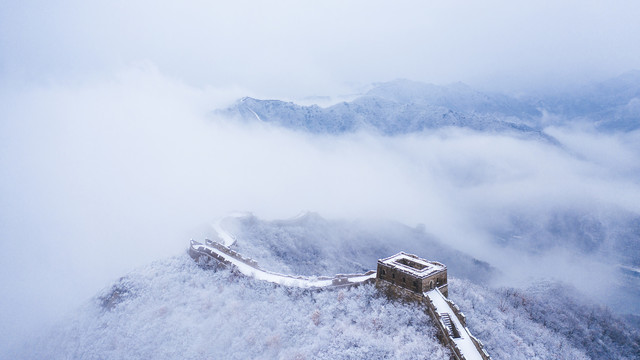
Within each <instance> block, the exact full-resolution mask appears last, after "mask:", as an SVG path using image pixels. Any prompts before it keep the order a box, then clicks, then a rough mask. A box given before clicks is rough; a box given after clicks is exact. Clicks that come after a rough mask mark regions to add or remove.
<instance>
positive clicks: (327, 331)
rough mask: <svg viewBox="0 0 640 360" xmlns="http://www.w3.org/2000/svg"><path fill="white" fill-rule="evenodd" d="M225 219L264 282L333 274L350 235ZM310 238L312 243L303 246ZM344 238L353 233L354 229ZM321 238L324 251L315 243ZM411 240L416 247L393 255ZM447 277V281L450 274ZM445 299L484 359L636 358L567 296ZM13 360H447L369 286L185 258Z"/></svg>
mask: <svg viewBox="0 0 640 360" xmlns="http://www.w3.org/2000/svg"><path fill="white" fill-rule="evenodd" d="M236 219H237V220H238V221H239V222H238V223H236V226H238V227H236V228H235V229H234V231H237V230H238V229H239V227H248V228H249V230H247V231H244V232H242V234H240V233H234V235H237V239H238V241H237V249H244V250H246V251H254V253H252V254H245V255H251V256H252V257H254V258H255V257H256V255H259V257H260V258H261V259H262V260H264V261H265V262H264V263H261V266H262V267H264V268H267V269H269V270H274V269H273V268H270V266H276V267H278V266H279V268H280V269H300V270H306V271H317V270H322V269H327V270H333V269H338V268H340V265H339V264H341V263H344V262H345V259H346V258H348V257H349V256H346V257H336V256H335V255H336V253H335V252H332V251H331V250H330V249H331V248H332V247H333V245H334V244H333V241H332V239H331V238H330V237H327V234H330V233H331V231H328V230H326V229H325V230H322V227H333V226H336V227H337V228H338V229H337V230H335V231H336V233H343V234H344V233H345V230H346V229H348V228H349V223H346V222H345V223H340V222H335V221H327V220H324V219H322V218H320V217H319V216H317V215H314V214H308V215H306V216H302V217H299V218H296V219H292V220H283V221H272V222H263V221H261V220H259V219H257V218H255V217H251V216H249V217H246V218H236ZM225 225H230V226H231V227H233V224H227V223H225ZM258 225H259V226H258ZM268 228H271V231H267V229H268ZM305 228H306V229H305ZM259 229H261V231H258V230H259ZM376 230H377V229H375V228H374V229H372V230H371V231H372V232H376ZM317 231H320V232H321V234H322V235H320V236H318V237H316V238H313V237H309V236H308V234H311V233H315V232H317ZM352 231H354V232H356V233H358V232H361V231H362V229H360V228H358V224H356V225H355V226H354V227H353V228H352ZM388 231H389V232H392V231H394V229H393V228H391V229H390V230H388ZM401 233H402V231H401ZM250 234H254V235H255V237H252V236H250ZM284 234H288V235H287V236H285V235H284ZM405 234H406V233H405ZM401 235H402V234H401ZM266 237H272V239H265V238H266ZM323 237H325V238H326V241H318V240H319V238H323ZM293 238H296V239H293ZM358 238H360V237H357V236H354V237H352V238H351V240H353V241H349V242H348V243H349V247H352V253H351V254H348V255H353V254H358V253H359V252H360V251H362V252H365V253H366V251H367V248H371V247H373V248H377V249H382V248H384V247H383V246H381V243H383V242H384V241H385V240H384V239H383V238H376V237H372V238H370V239H369V240H368V241H364V239H361V240H362V241H361V242H358V241H355V239H358ZM420 239H423V237H416V238H414V239H412V240H408V241H407V243H406V244H403V245H410V243H411V242H415V241H420ZM292 242H295V243H292ZM277 244H281V245H282V246H281V247H280V250H278V251H276V250H275V249H273V248H272V247H270V246H271V245H277ZM266 245H269V246H266ZM311 245H313V246H314V247H315V249H316V250H317V251H316V252H315V253H314V257H313V258H311V259H309V258H298V257H299V256H301V255H304V254H303V252H304V251H306V249H308V247H309V246H311ZM398 246H402V245H398ZM345 249H346V248H343V251H344V250H345ZM244 250H243V251H244ZM261 251H262V252H261ZM289 251H291V253H289ZM296 251H300V252H302V253H298V252H296ZM260 252H261V253H260ZM425 254H428V256H429V257H430V256H431V254H429V253H425ZM366 256H368V255H365V257H366ZM438 260H440V259H438ZM278 262H283V264H280V265H278ZM284 262H286V264H284ZM447 265H449V269H450V271H451V272H455V267H454V266H452V265H451V264H447ZM345 266H346V268H347V269H351V268H355V267H357V266H361V265H360V264H358V263H357V262H347V265H345ZM372 266H373V264H372ZM318 275H331V274H318ZM449 293H450V297H451V298H452V299H453V300H454V301H455V302H456V303H457V304H458V305H459V306H460V307H461V309H462V311H463V312H464V313H465V314H466V315H467V322H468V326H469V328H470V329H471V331H472V332H473V333H474V334H476V336H477V337H478V338H480V339H481V340H482V341H483V343H484V344H485V346H486V347H487V349H488V351H489V352H490V354H491V355H492V356H493V358H494V359H550V358H554V359H634V358H637V357H638V355H640V349H639V345H638V344H640V334H639V333H638V331H637V330H634V329H633V327H632V326H631V325H630V323H625V322H623V320H621V319H620V318H618V317H617V316H616V315H614V314H612V313H610V312H609V311H608V310H606V309H604V308H601V307H598V306H595V305H591V304H589V303H587V302H586V301H585V300H579V296H580V295H579V294H576V293H574V292H573V291H571V290H570V289H567V287H566V285H562V284H559V283H543V284H541V285H540V284H538V285H536V286H533V287H531V288H529V289H524V290H523V289H520V290H516V289H512V288H499V289H493V288H491V287H489V286H488V285H482V284H477V283H475V282H473V281H470V280H463V279H459V278H456V277H455V276H451V277H450V286H449ZM14 355H15V356H14V357H15V358H25V359H40V358H48V359H64V358H70V357H71V358H82V359H121V358H132V359H148V358H154V359H178V358H179V359H207V358H229V359H247V358H252V359H275V358H277V359H363V358H366V359H382V358H384V359H406V358H418V359H446V358H448V356H449V355H448V351H447V350H446V349H445V348H444V347H442V346H441V345H440V343H439V342H438V341H437V340H436V338H435V330H434V327H433V326H432V324H431V323H430V320H429V318H428V316H427V315H426V314H425V313H424V312H423V311H422V310H421V309H420V308H418V307H416V306H415V305H414V304H405V303H402V302H398V301H392V300H389V299H387V298H385V297H384V296H381V294H380V293H379V292H378V291H376V289H375V287H374V286H373V285H361V286H359V287H355V288H349V289H342V290H333V291H308V290H301V289H292V288H286V287H281V286H275V285H273V284H270V283H266V282H262V281H257V280H255V279H252V278H246V277H242V276H238V275H235V274H233V273H232V272H230V271H228V270H220V269H219V270H217V271H216V270H215V269H213V268H209V267H200V266H198V264H196V263H195V262H194V261H193V260H192V259H191V258H190V257H189V256H188V255H186V254H183V255H179V256H176V257H173V258H170V259H167V260H162V261H157V262H154V263H152V264H150V265H148V266H146V267H143V268H141V269H139V270H137V271H134V272H132V273H130V274H128V275H126V276H125V277H123V278H121V279H120V280H119V281H117V282H116V283H115V284H114V285H113V286H110V287H108V288H106V289H105V290H104V291H102V292H101V293H100V294H98V296H96V298H94V299H93V300H92V301H90V302H89V303H88V304H87V305H86V306H85V307H83V308H82V309H80V310H79V311H78V312H77V313H75V314H73V315H72V316H71V317H70V318H68V319H67V321H65V322H63V323H61V324H59V325H58V326H57V327H56V328H55V329H52V330H49V331H47V332H45V333H43V335H42V336H41V337H39V338H38V339H37V340H34V341H32V342H30V343H28V344H26V345H25V346H24V347H23V348H21V349H18V350H17V351H16V353H15V354H14Z"/></svg>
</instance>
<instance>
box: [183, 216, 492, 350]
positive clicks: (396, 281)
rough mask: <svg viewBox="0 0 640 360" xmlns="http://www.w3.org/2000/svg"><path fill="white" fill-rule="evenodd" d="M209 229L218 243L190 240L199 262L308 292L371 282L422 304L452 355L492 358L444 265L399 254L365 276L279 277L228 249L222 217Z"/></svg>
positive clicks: (228, 238) (230, 242)
mask: <svg viewBox="0 0 640 360" xmlns="http://www.w3.org/2000/svg"><path fill="white" fill-rule="evenodd" d="M236 216H237V215H236ZM213 228H214V229H215V230H216V232H217V237H218V238H219V239H220V242H217V241H212V240H209V239H207V240H205V242H204V243H200V242H197V241H194V240H191V242H190V245H189V250H188V252H189V255H190V256H191V257H192V258H193V259H194V260H195V261H197V262H199V263H201V264H210V263H211V262H214V263H215V265H216V266H221V267H224V268H229V269H230V270H231V271H233V272H235V273H238V274H241V275H243V276H247V277H251V278H254V279H256V280H261V281H267V282H270V283H273V284H276V285H280V286H288V287H298V288H304V289H310V290H314V289H317V290H321V289H334V288H342V287H349V286H357V285H361V284H364V283H375V284H376V287H378V288H379V289H380V291H382V292H384V293H385V294H386V295H387V296H389V297H391V298H400V299H403V300H405V301H411V302H413V303H415V304H417V305H419V306H422V307H423V308H424V311H425V312H426V313H427V314H429V316H430V317H431V319H432V320H433V322H434V324H435V326H436V328H437V329H438V338H439V339H440V341H441V342H442V343H443V344H444V345H445V346H447V347H448V348H449V349H450V350H451V353H452V355H451V359H455V360H491V357H490V356H489V354H488V353H487V351H486V350H485V349H484V345H483V344H482V342H480V340H478V339H476V338H475V337H474V336H473V335H471V332H470V331H469V329H468V328H467V325H466V317H465V315H464V313H462V312H461V311H460V309H459V308H458V306H457V305H456V304H454V303H453V302H452V301H451V300H449V299H448V298H447V295H448V282H447V268H446V266H445V265H444V264H441V263H439V262H436V261H427V260H424V259H421V258H419V257H418V256H416V255H412V254H407V253H404V252H400V253H398V254H396V255H393V256H390V257H388V258H385V259H380V260H378V266H377V271H376V270H370V271H368V272H366V273H364V274H337V275H335V276H333V277H326V276H317V277H304V276H292V275H283V274H278V273H275V272H271V271H267V270H264V269H262V268H260V266H259V265H258V263H257V262H256V261H255V260H253V259H251V258H247V257H244V256H242V255H240V254H239V253H237V252H236V251H234V250H232V249H231V245H233V244H234V243H235V242H236V239H235V237H234V236H233V235H232V234H230V233H229V232H227V231H226V230H225V229H224V227H223V226H222V223H221V221H218V222H216V223H215V224H214V226H213Z"/></svg>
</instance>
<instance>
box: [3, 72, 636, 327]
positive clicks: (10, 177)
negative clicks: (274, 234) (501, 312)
mask: <svg viewBox="0 0 640 360" xmlns="http://www.w3.org/2000/svg"><path fill="white" fill-rule="evenodd" d="M1 91H2V97H3V98H4V99H5V100H6V101H4V102H3V106H2V107H1V108H0V118H1V119H3V120H2V122H0V137H1V138H2V141H0V168H2V169H3V171H2V175H1V176H0V194H1V198H2V199H3V200H2V202H1V203H0V222H1V226H0V238H1V239H2V242H1V243H0V257H1V260H2V261H0V264H1V265H0V270H1V273H2V276H1V278H0V280H1V281H2V287H3V288H4V289H9V290H8V291H5V292H4V295H3V297H2V298H1V300H0V301H1V304H0V311H1V317H2V318H3V319H4V320H3V323H2V327H1V329H0V330H1V333H2V334H1V335H2V337H3V338H7V339H15V338H16V337H18V336H19V335H23V334H24V333H25V332H29V331H31V329H32V328H33V326H35V325H37V324H40V323H41V322H42V321H44V320H49V319H55V318H57V317H58V316H60V314H62V313H64V312H66V311H70V310H71V309H73V308H74V307H75V306H77V305H78V304H79V303H81V302H82V301H83V300H84V299H86V298H88V297H90V296H92V295H93V294H94V293H95V292H96V291H97V290H99V289H100V288H102V287H104V286H105V285H106V284H108V283H109V282H110V281H113V280H114V279H116V278H117V277H118V276H121V275H122V274H124V273H125V272H126V271H128V270H130V269H132V268H134V267H136V266H141V265H143V264H145V263H148V262H150V261H151V260H153V259H158V258H163V257H166V256H170V255H173V254H176V253H178V252H180V251H183V250H184V249H185V247H186V244H187V240H188V238H189V237H190V236H192V235H196V236H197V235H199V234H201V233H199V232H198V231H199V230H197V229H198V227H199V226H200V225H201V224H204V223H207V222H208V221H210V220H212V219H213V218H216V217H219V216H223V215H225V214H227V213H228V212H231V211H235V210H249V211H253V212H254V213H256V215H258V216H261V217H265V218H282V217H289V216H293V215H295V214H296V213H298V212H299V211H300V210H313V211H317V212H319V213H320V214H322V215H324V216H329V217H349V218H367V217H369V218H389V219H395V220H399V221H402V222H405V223H407V224H410V225H415V224H417V223H424V224H425V225H426V228H427V229H428V231H429V232H431V233H433V234H435V235H436V236H438V237H439V238H441V239H443V240H445V241H447V242H449V243H450V244H452V245H454V246H455V247H458V248H463V249H465V250H466V251H469V252H470V253H472V254H474V255H476V256H478V257H480V258H482V259H487V260H489V261H491V262H492V263H494V264H496V265H498V266H500V267H501V268H502V269H503V270H504V269H509V271H510V272H513V274H515V275H514V276H515V277H517V278H522V276H525V277H526V276H529V275H530V271H527V270H526V269H525V270H523V269H522V267H516V266H514V265H521V264H522V262H523V261H529V262H530V264H532V265H533V264H535V262H536V261H537V260H536V259H535V258H532V259H530V260H526V259H522V260H518V261H516V264H514V261H513V258H514V257H513V256H511V257H508V258H505V257H504V256H503V255H505V254H506V253H501V252H498V253H494V252H492V251H488V250H487V249H491V250H493V248H486V247H485V245H486V244H487V241H488V240H489V239H488V237H489V232H488V231H489V230H488V228H489V227H491V226H497V225H498V226H499V225H500V224H503V223H504V222H505V221H506V220H507V218H508V216H509V213H510V212H511V211H512V210H518V211H523V212H524V213H527V214H534V215H535V214H545V213H548V212H550V211H552V210H554V209H555V208H557V207H563V206H576V207H585V208H589V207H593V206H596V207H612V208H617V209H623V210H625V211H629V212H631V213H635V214H640V205H639V204H640V184H639V183H638V180H637V179H638V176H637V175H638V173H639V172H640V165H639V164H640V149H639V148H638V146H637V144H638V142H637V141H635V139H637V137H638V134H634V133H631V134H627V135H598V134H595V133H586V132H577V131H571V132H569V131H567V130H565V129H561V128H556V129H553V130H552V131H551V132H552V134H553V135H555V136H557V137H558V138H559V139H560V140H562V141H563V142H564V143H566V144H567V145H566V146H567V149H563V148H561V147H557V146H553V145H550V144H544V143H540V142H536V141H533V140H518V139H514V138H510V137H507V136H500V135H488V134H478V133H473V132H468V131H465V130H446V129H445V130H441V131H437V132H435V133H425V134H414V135H408V136H402V137H380V136H377V135H372V134H367V133H357V134H350V135H341V136H320V135H309V134H306V133H300V132H293V131H290V130H284V129H280V128H274V127H270V126H267V125H264V124H256V123H234V122H230V121H228V120H225V119H220V118H215V117H213V116H212V115H211V111H210V110H211V109H212V108H213V107H215V106H222V105H224V104H227V103H229V101H230V100H231V99H233V98H235V97H236V96H238V94H236V93H234V92H233V91H231V92H224V91H218V90H215V89H213V88H196V87H191V86H187V85H185V84H184V83H183V82H180V81H177V80H175V79H173V78H169V77H166V76H163V75H162V74H160V73H159V72H158V71H157V70H156V69H155V68H153V67H141V68H140V67H139V68H133V69H129V70H128V71H125V72H122V73H119V74H118V75H117V76H115V77H112V78H109V79H108V80H104V79H103V80H100V81H96V82H94V83H91V84H75V85H47V86H35V87H28V86H27V87H22V88H20V89H16V88H14V87H4V88H2V90H1ZM597 149H601V151H597ZM607 159H615V160H613V161H607ZM496 224H497V225H496ZM516 254H517V252H516ZM560 254H561V253H560ZM512 255H513V254H512ZM554 256H556V257H552V258H548V259H547V260H545V261H547V262H549V263H557V262H558V261H561V259H562V258H563V256H562V255H554ZM590 261H591V260H584V261H582V260H576V263H578V264H579V266H578V265H576V267H573V268H572V269H573V275H572V272H571V271H567V272H566V276H565V280H569V281H571V280H579V279H581V278H584V273H579V272H578V271H577V270H576V269H582V268H583V266H582V265H585V264H587V265H585V266H584V268H589V266H588V265H589V264H591V263H590ZM568 266H569V268H571V266H570V265H568ZM544 269H548V272H547V270H544ZM591 269H596V270H592V272H594V273H596V272H597V271H598V270H597V269H598V268H595V267H591ZM555 270H556V269H554V268H552V267H550V266H545V267H543V268H542V269H536V271H538V272H540V274H542V275H552V274H553V272H554V271H555ZM520 271H521V272H523V274H520V275H521V276H520V275H518V272H520ZM516 275H517V276H516Z"/></svg>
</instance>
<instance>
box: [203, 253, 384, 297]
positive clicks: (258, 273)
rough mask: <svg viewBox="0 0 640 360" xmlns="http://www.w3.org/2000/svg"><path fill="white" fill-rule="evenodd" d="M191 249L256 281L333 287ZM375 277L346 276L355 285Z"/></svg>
mask: <svg viewBox="0 0 640 360" xmlns="http://www.w3.org/2000/svg"><path fill="white" fill-rule="evenodd" d="M191 247H192V248H193V249H194V250H196V251H198V252H200V253H205V252H206V251H210V252H212V253H214V254H216V255H218V256H220V257H222V258H224V259H225V260H226V261H228V262H229V263H231V264H232V265H233V266H234V268H235V269H236V270H237V271H239V272H240V273H241V274H243V275H245V276H248V277H252V278H255V279H256V280H262V281H267V282H270V283H274V284H279V285H284V286H291V287H299V288H320V287H328V286H332V285H333V279H326V278H316V279H314V278H308V277H303V276H291V275H283V274H278V273H274V272H270V271H266V270H262V269H260V268H257V267H254V266H251V265H249V264H246V263H245V262H243V261H241V260H239V259H237V258H235V257H233V256H231V255H229V254H226V253H225V252H223V251H220V250H218V249H216V248H215V247H211V246H207V245H202V244H197V243H192V245H191ZM375 277H376V273H375V272H373V273H369V274H364V275H357V276H352V275H347V280H348V283H350V284H355V283H360V282H363V281H365V280H368V279H374V278H375Z"/></svg>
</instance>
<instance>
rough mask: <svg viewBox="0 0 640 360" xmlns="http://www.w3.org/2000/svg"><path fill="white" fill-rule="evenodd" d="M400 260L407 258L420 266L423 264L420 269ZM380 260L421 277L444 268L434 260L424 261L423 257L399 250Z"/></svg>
mask: <svg viewBox="0 0 640 360" xmlns="http://www.w3.org/2000/svg"><path fill="white" fill-rule="evenodd" d="M400 260H408V261H411V262H414V263H417V264H419V265H421V266H424V267H423V268H422V269H416V268H413V267H411V266H407V265H404V264H402V263H401V262H399V261H400ZM382 262H383V263H384V264H387V265H389V266H392V267H396V268H400V269H402V270H404V271H406V272H409V273H411V274H414V275H416V276H419V277H421V278H424V277H427V276H429V275H431V274H433V273H436V272H438V271H441V270H444V269H445V266H444V265H442V264H440V263H438V262H435V261H426V260H424V259H421V258H418V257H414V256H411V255H409V254H407V253H404V252H400V253H398V254H395V255H393V256H390V257H388V258H386V259H383V260H382Z"/></svg>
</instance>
